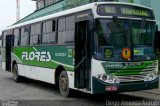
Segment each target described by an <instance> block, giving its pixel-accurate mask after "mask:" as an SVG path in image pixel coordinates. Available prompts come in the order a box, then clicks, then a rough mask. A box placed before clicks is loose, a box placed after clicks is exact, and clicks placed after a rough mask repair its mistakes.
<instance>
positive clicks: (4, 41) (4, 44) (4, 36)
mask: <svg viewBox="0 0 160 106" xmlns="http://www.w3.org/2000/svg"><path fill="white" fill-rule="evenodd" d="M6 35H7V31H5V32H4V33H3V36H2V47H4V48H5V47H6Z"/></svg>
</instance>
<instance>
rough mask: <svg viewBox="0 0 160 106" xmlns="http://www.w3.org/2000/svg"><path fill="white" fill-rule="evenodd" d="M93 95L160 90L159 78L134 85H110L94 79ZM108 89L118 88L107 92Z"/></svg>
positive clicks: (134, 83) (133, 83)
mask: <svg viewBox="0 0 160 106" xmlns="http://www.w3.org/2000/svg"><path fill="white" fill-rule="evenodd" d="M92 79H93V80H92V81H93V82H92V93H93V94H105V93H109V92H117V93H118V92H129V91H138V90H148V89H155V88H158V85H159V77H158V78H157V79H155V80H153V81H149V82H132V83H122V84H121V83H120V84H108V83H104V82H102V81H100V80H99V79H97V78H95V77H92ZM107 87H116V88H117V89H116V90H115V89H114V90H107V89H106V88H107Z"/></svg>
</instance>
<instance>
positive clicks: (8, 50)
mask: <svg viewBox="0 0 160 106" xmlns="http://www.w3.org/2000/svg"><path fill="white" fill-rule="evenodd" d="M13 44H14V35H7V36H6V57H5V58H6V71H11V52H12V47H13Z"/></svg>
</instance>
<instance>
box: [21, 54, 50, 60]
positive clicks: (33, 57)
mask: <svg viewBox="0 0 160 106" xmlns="http://www.w3.org/2000/svg"><path fill="white" fill-rule="evenodd" d="M22 60H30V61H33V60H37V61H42V62H43V61H46V62H49V61H51V55H50V52H30V53H28V52H22Z"/></svg>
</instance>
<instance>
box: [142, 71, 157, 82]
mask: <svg viewBox="0 0 160 106" xmlns="http://www.w3.org/2000/svg"><path fill="white" fill-rule="evenodd" d="M156 78H157V74H156V73H150V74H148V76H147V77H146V78H145V81H153V80H155V79H156Z"/></svg>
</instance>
